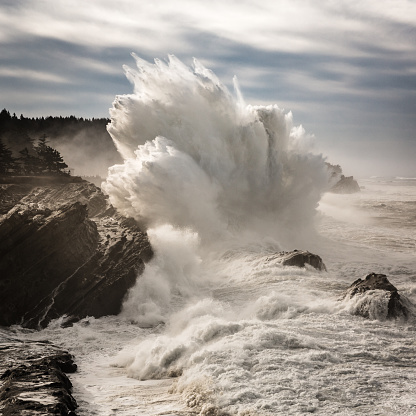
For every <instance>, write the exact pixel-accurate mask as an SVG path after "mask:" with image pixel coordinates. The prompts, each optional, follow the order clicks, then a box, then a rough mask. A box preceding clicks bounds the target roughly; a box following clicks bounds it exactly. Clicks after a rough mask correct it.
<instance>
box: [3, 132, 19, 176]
mask: <svg viewBox="0 0 416 416" xmlns="http://www.w3.org/2000/svg"><path fill="white" fill-rule="evenodd" d="M12 155H13V153H12V151H11V150H10V149H8V148H7V147H6V146H5V145H4V143H3V141H2V140H1V139H0V174H2V175H7V174H11V173H13V172H14V171H15V170H16V169H17V164H16V159H15V158H14V157H13V156H12Z"/></svg>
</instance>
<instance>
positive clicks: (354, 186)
mask: <svg viewBox="0 0 416 416" xmlns="http://www.w3.org/2000/svg"><path fill="white" fill-rule="evenodd" d="M326 167H327V169H328V173H329V175H330V178H329V192H332V193H335V194H353V193H356V192H360V186H359V185H358V182H357V181H356V180H355V179H354V177H353V176H344V175H343V174H342V169H341V167H340V166H339V165H331V164H330V163H326Z"/></svg>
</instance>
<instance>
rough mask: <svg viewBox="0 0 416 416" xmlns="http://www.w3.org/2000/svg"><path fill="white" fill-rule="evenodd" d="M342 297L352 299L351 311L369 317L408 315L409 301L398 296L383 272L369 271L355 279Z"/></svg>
mask: <svg viewBox="0 0 416 416" xmlns="http://www.w3.org/2000/svg"><path fill="white" fill-rule="evenodd" d="M344 299H354V300H355V301H356V302H355V303H354V307H353V313H355V314H356V315H361V316H363V317H364V318H370V319H395V318H408V317H409V316H410V307H411V304H410V301H409V300H407V299H406V298H404V297H402V296H400V294H399V292H398V290H397V288H396V287H395V286H393V285H392V284H391V283H390V282H389V280H388V279H387V276H386V275H384V274H376V273H371V274H369V275H367V276H366V278H365V279H364V280H363V279H357V280H356V281H355V282H353V283H352V285H351V286H350V287H349V288H348V290H347V292H346V294H345V296H344Z"/></svg>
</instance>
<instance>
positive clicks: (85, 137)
mask: <svg viewBox="0 0 416 416" xmlns="http://www.w3.org/2000/svg"><path fill="white" fill-rule="evenodd" d="M109 121H110V120H109V119H108V118H92V119H87V118H83V117H75V116H73V115H71V116H68V117H62V116H59V117H56V116H48V117H32V118H30V117H25V116H23V115H20V117H18V116H17V115H16V114H10V112H9V111H8V110H7V109H3V110H2V111H1V112H0V173H1V174H3V175H4V174H15V175H37V174H69V173H70V172H71V170H70V169H71V168H72V169H73V170H74V169H75V170H77V171H78V172H77V173H78V174H87V175H96V174H101V175H102V174H103V171H105V170H106V169H107V168H108V166H111V165H112V164H114V163H117V162H118V161H119V157H118V155H117V152H116V150H115V147H114V145H113V142H112V140H111V137H110V135H109V134H108V132H107V130H106V125H107V124H108V123H109ZM90 162H91V163H90ZM84 166H85V169H84V171H83V168H84ZM88 168H90V169H89V170H88Z"/></svg>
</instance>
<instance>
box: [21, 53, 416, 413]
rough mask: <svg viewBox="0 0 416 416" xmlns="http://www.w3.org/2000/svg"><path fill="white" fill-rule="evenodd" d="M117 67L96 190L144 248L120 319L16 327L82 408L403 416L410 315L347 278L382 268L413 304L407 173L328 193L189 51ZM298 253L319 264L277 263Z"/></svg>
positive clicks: (415, 378) (277, 129)
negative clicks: (71, 367) (147, 246)
mask: <svg viewBox="0 0 416 416" xmlns="http://www.w3.org/2000/svg"><path fill="white" fill-rule="evenodd" d="M137 64H138V69H135V70H133V69H131V68H127V67H126V69H125V70H126V74H127V76H128V78H129V79H130V80H131V82H132V83H133V85H134V93H132V94H131V95H128V96H119V97H117V98H116V100H115V102H114V103H113V108H112V110H111V120H112V121H111V124H110V126H109V132H110V134H111V135H112V137H113V139H114V142H115V144H116V146H117V148H118V150H119V152H120V153H121V155H122V156H123V158H124V160H125V162H124V164H122V165H117V166H113V167H112V168H110V169H109V175H108V178H107V181H106V183H105V184H104V185H103V187H104V190H105V191H106V192H107V193H108V194H109V197H110V201H111V202H112V203H113V204H114V205H115V206H116V207H117V208H118V209H119V210H120V211H121V212H122V213H123V214H125V215H129V216H133V217H135V218H136V219H137V220H138V221H139V222H140V223H141V224H142V225H143V227H145V228H146V229H147V230H148V234H149V238H150V241H151V244H152V246H153V248H154V251H155V256H154V258H153V259H152V260H151V262H150V263H148V264H147V265H146V269H145V272H144V273H143V275H142V276H140V277H139V278H138V279H137V283H136V285H135V286H134V287H133V288H132V289H131V290H130V292H129V294H128V296H127V297H126V299H125V302H124V306H123V310H122V312H121V313H120V315H118V316H112V317H104V318H100V319H94V318H85V319H83V320H82V321H80V322H78V323H75V324H74V325H73V326H71V327H68V328H61V327H60V324H61V322H62V320H57V321H54V322H52V323H51V324H50V325H49V326H48V327H47V328H46V329H44V330H42V331H39V332H33V331H27V330H21V329H19V328H13V330H14V331H16V332H17V333H19V334H20V336H21V337H27V338H28V339H49V340H52V341H53V342H54V343H56V344H58V345H61V346H62V347H64V348H65V349H67V350H69V351H70V352H71V353H72V354H74V356H75V359H76V363H77V364H78V369H79V370H78V372H77V373H75V374H73V375H71V376H70V378H71V381H72V383H73V385H74V396H75V397H76V399H77V401H78V404H79V410H78V413H79V415H81V416H86V415H100V416H101V415H103V416H107V415H123V416H125V415H130V416H133V415H147V416H151V415H165V416H168V415H170V416H174V415H176V416H179V415H201V416H202V415H204V416H211V415H212V416H215V415H218V416H219V415H239V416H254V415H262V416H263V415H264V416H269V415H300V414H307V413H314V414H319V415H336V414H339V415H357V414H367V415H368V414H370V415H414V414H416V396H415V394H414V392H415V391H416V360H415V357H416V332H415V331H416V327H415V320H414V318H413V317H412V318H410V319H409V320H407V321H404V320H399V319H397V320H386V316H387V301H386V299H385V297H384V296H383V295H382V294H381V293H373V294H372V295H373V300H374V301H373V303H372V308H371V310H370V316H369V318H368V319H365V318H363V317H361V316H359V315H357V314H356V312H357V311H358V309H359V307H360V304H361V303H362V302H364V301H366V296H367V295H365V296H362V297H356V298H353V299H344V298H343V294H344V292H345V290H346V289H347V288H348V286H349V285H351V284H352V283H353V282H354V281H355V280H356V279H358V278H364V277H365V276H366V275H367V274H369V273H372V272H375V273H382V274H385V275H387V277H388V279H389V280H390V282H391V283H392V284H393V285H395V286H396V287H397V288H398V290H399V293H400V294H401V295H402V296H405V297H406V298H408V299H409V300H410V301H411V302H413V304H416V255H415V253H416V232H415V231H416V179H415V178H400V177H395V178H381V177H372V178H362V179H359V180H358V181H359V184H360V186H361V192H359V193H356V194H349V195H338V194H331V193H329V192H327V190H328V175H327V171H326V167H325V157H324V156H323V155H320V154H315V153H314V151H313V137H312V136H309V135H308V134H307V133H306V132H305V131H304V129H303V128H302V127H301V126H294V125H293V117H292V115H291V113H290V112H286V111H284V110H282V109H280V108H279V107H277V106H265V107H262V106H249V105H246V104H245V103H244V100H243V98H242V96H241V94H240V93H239V91H238V86H237V83H235V93H230V92H229V91H228V89H227V88H225V87H224V86H223V85H222V84H221V83H220V81H219V80H218V78H217V77H216V76H215V74H213V73H212V72H211V71H209V70H207V69H206V68H204V67H203V66H202V65H201V64H199V63H198V62H197V61H195V63H194V67H193V68H192V69H190V68H187V67H186V66H184V65H183V64H182V63H181V62H179V61H178V60H177V59H176V58H174V57H170V61H169V63H163V62H160V61H156V63H155V64H154V65H153V64H149V63H147V62H145V61H142V60H141V59H140V58H137ZM294 249H299V250H309V251H311V252H313V253H315V254H318V255H319V256H321V257H322V259H323V261H324V263H325V265H326V268H327V271H317V270H315V269H313V268H312V267H309V266H307V267H305V268H297V267H289V266H282V265H281V264H280V262H279V258H278V256H276V253H279V252H281V251H284V250H294Z"/></svg>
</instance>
